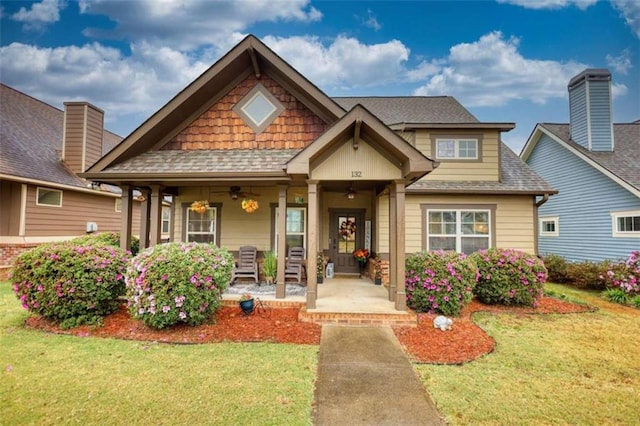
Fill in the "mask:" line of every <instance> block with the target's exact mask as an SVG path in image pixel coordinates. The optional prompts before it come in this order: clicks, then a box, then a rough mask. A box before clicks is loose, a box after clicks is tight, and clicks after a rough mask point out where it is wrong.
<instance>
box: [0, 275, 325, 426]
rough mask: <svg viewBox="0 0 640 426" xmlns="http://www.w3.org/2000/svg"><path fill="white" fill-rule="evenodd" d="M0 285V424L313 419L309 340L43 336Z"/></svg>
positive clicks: (7, 288) (314, 348)
mask: <svg viewBox="0 0 640 426" xmlns="http://www.w3.org/2000/svg"><path fill="white" fill-rule="evenodd" d="M27 315H28V314H27V313H26V311H24V310H23V309H22V308H21V307H20V304H19V302H18V300H17V299H16V297H15V296H14V295H13V292H12V291H11V287H10V285H9V283H7V282H2V283H0V348H1V349H0V400H1V401H2V402H1V403H0V419H2V420H0V424H6V425H20V424H76V423H77V424H100V425H103V424H104V425H107V424H113V425H122V424H128V425H134V424H273V425H306V424H310V423H311V405H312V401H313V386H314V381H315V371H316V362H317V352H318V347H317V346H305V345H282V344H269V343H251V344H237V343H216V344H206V345H166V344H153V343H149V342H131V341H122V340H111V339H100V338H79V337H73V336H59V335H52V334H45V333H43V332H40V331H34V330H28V329H24V328H23V327H22V323H23V321H24V319H25V318H26V317H27Z"/></svg>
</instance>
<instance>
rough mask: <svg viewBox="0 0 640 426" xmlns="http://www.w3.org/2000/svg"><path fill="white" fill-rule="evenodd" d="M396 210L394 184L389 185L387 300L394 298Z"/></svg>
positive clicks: (396, 269)
mask: <svg viewBox="0 0 640 426" xmlns="http://www.w3.org/2000/svg"><path fill="white" fill-rule="evenodd" d="M397 217H398V211H397V209H396V186H395V183H394V184H391V185H389V301H391V302H393V301H395V300H396V286H397V281H396V279H397V277H398V264H397V258H396V252H397V251H398V219H397Z"/></svg>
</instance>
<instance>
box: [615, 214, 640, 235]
mask: <svg viewBox="0 0 640 426" xmlns="http://www.w3.org/2000/svg"><path fill="white" fill-rule="evenodd" d="M625 217H640V210H624V211H616V212H611V231H612V236H613V237H614V238H640V229H639V230H637V231H620V230H619V229H618V220H619V219H621V218H625Z"/></svg>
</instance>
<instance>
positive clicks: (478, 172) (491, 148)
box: [416, 130, 500, 181]
mask: <svg viewBox="0 0 640 426" xmlns="http://www.w3.org/2000/svg"><path fill="white" fill-rule="evenodd" d="M432 133H433V134H438V135H440V134H445V132H441V131H433V132H429V131H426V130H423V131H418V132H417V134H416V147H417V148H418V149H420V150H421V151H422V153H423V154H425V155H426V156H427V157H429V158H431V159H433V160H436V161H439V160H438V159H436V158H435V155H434V153H432V152H431V135H432ZM455 134H456V135H465V134H469V135H472V134H473V135H477V134H478V132H477V131H475V132H465V131H456V132H455ZM498 137H499V133H498V132H495V131H493V132H485V133H484V135H483V138H482V161H480V162H473V161H441V162H440V166H439V167H438V168H437V169H435V170H434V171H433V172H431V173H429V174H428V175H427V176H425V177H424V178H423V179H424V180H445V181H461V180H467V181H468V180H470V181H499V180H500V172H499V168H500V165H499V151H498V146H499V143H498Z"/></svg>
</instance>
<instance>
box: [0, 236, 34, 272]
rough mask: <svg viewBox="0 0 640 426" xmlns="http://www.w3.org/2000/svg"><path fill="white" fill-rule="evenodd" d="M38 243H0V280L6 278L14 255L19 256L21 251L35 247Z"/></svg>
mask: <svg viewBox="0 0 640 426" xmlns="http://www.w3.org/2000/svg"><path fill="white" fill-rule="evenodd" d="M37 246H38V244H34V243H25V244H5V243H2V244H0V281H2V280H6V279H7V278H8V276H9V273H10V271H11V265H12V264H13V261H14V260H15V258H16V257H18V256H20V254H22V253H23V252H25V251H27V250H31V249H32V248H34V247H37Z"/></svg>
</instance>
